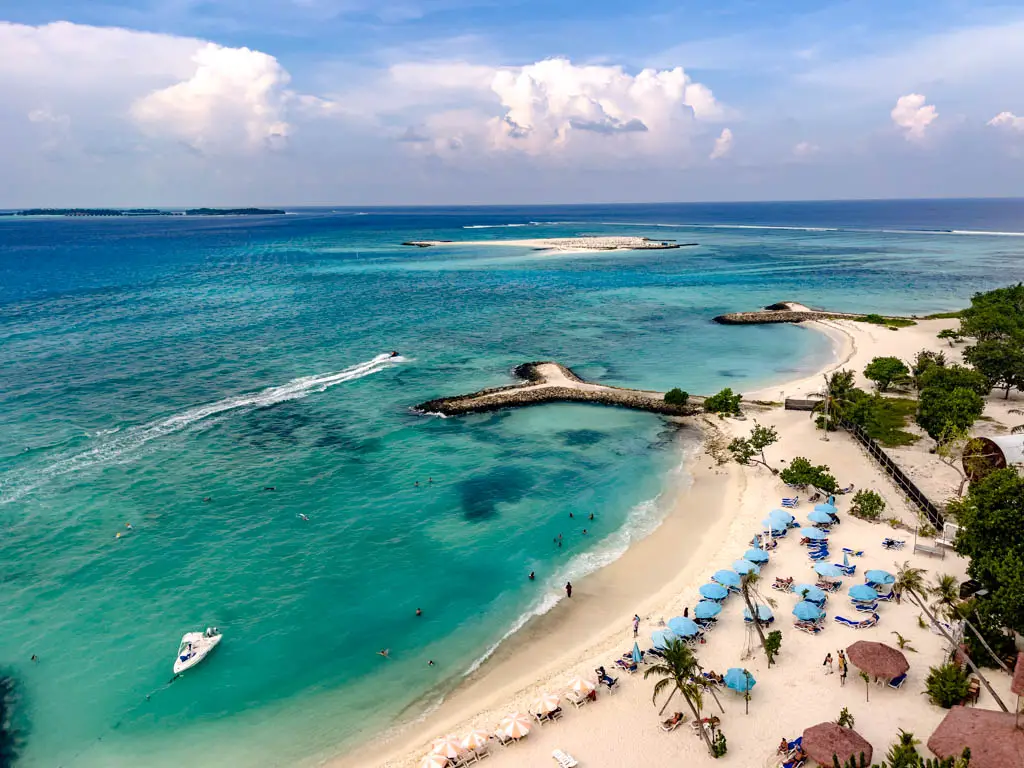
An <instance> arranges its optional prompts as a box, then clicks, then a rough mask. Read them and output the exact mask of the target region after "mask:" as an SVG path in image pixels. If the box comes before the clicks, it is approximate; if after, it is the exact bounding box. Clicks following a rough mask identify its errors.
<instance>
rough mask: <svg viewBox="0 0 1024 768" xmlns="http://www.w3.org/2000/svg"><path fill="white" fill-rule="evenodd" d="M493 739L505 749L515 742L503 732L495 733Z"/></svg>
mask: <svg viewBox="0 0 1024 768" xmlns="http://www.w3.org/2000/svg"><path fill="white" fill-rule="evenodd" d="M494 738H495V740H496V741H497V742H498V743H499V744H501V746H503V747H507V746H508V745H509V744H511V743H513V742H514V741H515V739H513V738H512V737H511V736H509V735H508V734H506V733H505V732H504V731H495V732H494Z"/></svg>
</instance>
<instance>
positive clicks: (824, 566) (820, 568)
mask: <svg viewBox="0 0 1024 768" xmlns="http://www.w3.org/2000/svg"><path fill="white" fill-rule="evenodd" d="M814 571H815V573H817V574H818V575H819V576H828V577H829V578H832V579H838V578H839V577H840V576H842V575H843V572H842V571H840V570H839V568H838V567H836V566H834V565H832V563H815V564H814Z"/></svg>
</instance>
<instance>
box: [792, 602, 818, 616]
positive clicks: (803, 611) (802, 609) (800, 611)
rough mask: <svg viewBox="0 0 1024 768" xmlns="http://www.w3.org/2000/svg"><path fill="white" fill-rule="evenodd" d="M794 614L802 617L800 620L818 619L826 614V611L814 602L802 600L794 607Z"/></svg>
mask: <svg viewBox="0 0 1024 768" xmlns="http://www.w3.org/2000/svg"><path fill="white" fill-rule="evenodd" d="M793 615H794V616H796V617H797V618H798V619H800V621H818V619H820V618H821V617H822V616H824V615H825V612H824V611H823V610H821V608H819V607H818V606H816V605H815V604H814V603H812V602H809V601H807V600H801V601H800V602H799V603H797V604H796V606H795V607H794V608H793Z"/></svg>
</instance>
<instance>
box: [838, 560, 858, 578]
mask: <svg viewBox="0 0 1024 768" xmlns="http://www.w3.org/2000/svg"><path fill="white" fill-rule="evenodd" d="M835 566H836V568H838V569H839V570H840V571H842V572H843V575H844V576H853V574H855V573H856V572H857V566H856V565H843V564H842V563H836V564H835Z"/></svg>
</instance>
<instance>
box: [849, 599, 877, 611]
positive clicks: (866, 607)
mask: <svg viewBox="0 0 1024 768" xmlns="http://www.w3.org/2000/svg"><path fill="white" fill-rule="evenodd" d="M853 607H854V608H856V609H857V610H858V611H860V612H861V613H874V612H875V611H877V610H878V601H877V600H876V601H875V602H873V603H856V602H855V603H854V604H853Z"/></svg>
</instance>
